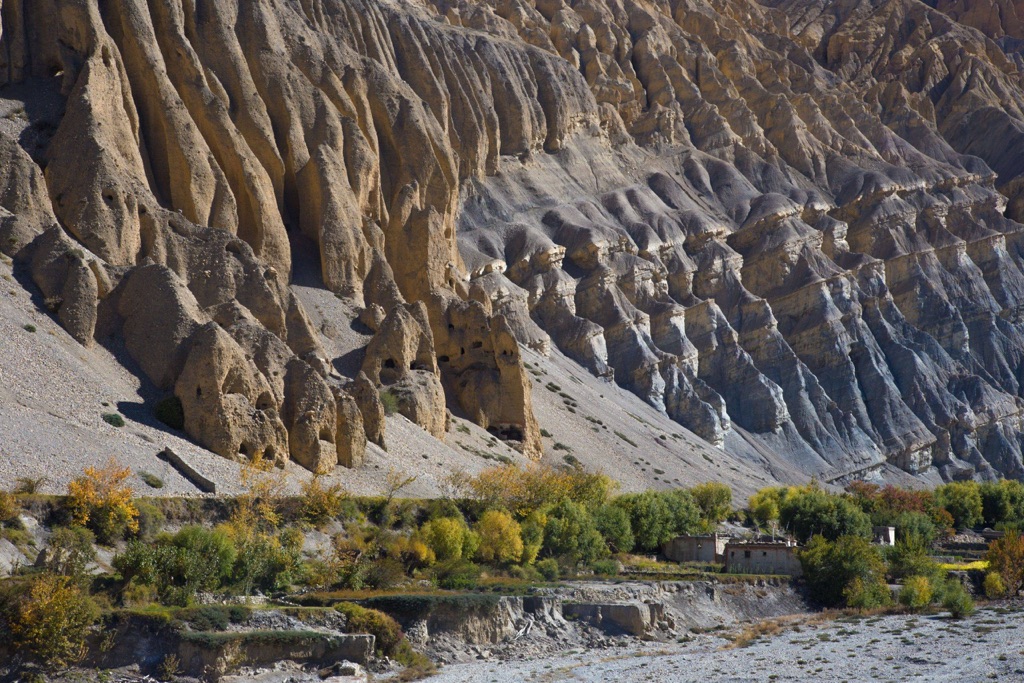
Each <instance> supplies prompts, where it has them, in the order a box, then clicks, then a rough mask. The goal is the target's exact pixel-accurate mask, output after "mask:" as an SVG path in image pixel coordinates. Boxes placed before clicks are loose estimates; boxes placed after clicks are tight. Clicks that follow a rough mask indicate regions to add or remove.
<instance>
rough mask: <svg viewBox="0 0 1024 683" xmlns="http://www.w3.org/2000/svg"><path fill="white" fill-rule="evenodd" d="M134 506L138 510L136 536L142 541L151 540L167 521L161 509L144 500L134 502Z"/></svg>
mask: <svg viewBox="0 0 1024 683" xmlns="http://www.w3.org/2000/svg"><path fill="white" fill-rule="evenodd" d="M135 507H136V508H137V509H138V511H139V530H138V537H139V538H140V539H142V540H144V541H151V540H153V538H154V537H155V536H156V535H157V534H158V533H160V531H161V530H162V529H163V528H164V524H166V523H167V518H166V517H165V516H164V513H163V510H161V509H160V508H158V507H157V506H156V505H153V504H152V503H147V502H145V501H140V502H139V503H136V505H135Z"/></svg>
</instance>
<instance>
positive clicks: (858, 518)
mask: <svg viewBox="0 0 1024 683" xmlns="http://www.w3.org/2000/svg"><path fill="white" fill-rule="evenodd" d="M779 520H780V521H781V523H782V526H783V527H784V528H786V529H787V530H789V532H790V533H792V534H793V535H794V536H795V537H796V539H797V540H798V541H800V542H801V543H806V542H807V540H808V539H810V538H811V537H812V536H815V535H820V536H824V537H825V538H827V539H829V540H835V539H837V538H839V537H840V536H859V537H862V538H871V519H870V518H869V517H868V516H867V515H866V514H865V513H864V511H863V510H861V509H860V507H859V506H858V505H856V504H855V503H853V502H852V501H851V500H848V499H846V498H843V497H840V496H836V495H832V494H830V493H827V492H826V491H822V490H821V489H819V488H809V489H804V490H801V491H799V492H798V493H795V494H793V495H789V496H787V497H786V498H785V499H784V500H783V501H782V503H781V505H780V507H779Z"/></svg>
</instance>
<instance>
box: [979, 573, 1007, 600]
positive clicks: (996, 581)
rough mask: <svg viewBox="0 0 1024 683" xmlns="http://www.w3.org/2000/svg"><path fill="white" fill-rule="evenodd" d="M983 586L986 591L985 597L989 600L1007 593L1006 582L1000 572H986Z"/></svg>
mask: <svg viewBox="0 0 1024 683" xmlns="http://www.w3.org/2000/svg"><path fill="white" fill-rule="evenodd" d="M982 588H983V589H984V591H985V597H986V598H988V599H989V600H996V599H998V598H1001V597H1004V596H1005V595H1006V584H1005V583H1003V577H1002V575H1001V574H1000V573H999V572H989V573H988V574H985V581H984V583H983V584H982Z"/></svg>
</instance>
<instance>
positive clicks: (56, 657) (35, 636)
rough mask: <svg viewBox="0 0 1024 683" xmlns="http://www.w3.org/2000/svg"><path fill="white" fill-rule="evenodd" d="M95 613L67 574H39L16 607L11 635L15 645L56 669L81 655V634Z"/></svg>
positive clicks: (91, 605)
mask: <svg viewBox="0 0 1024 683" xmlns="http://www.w3.org/2000/svg"><path fill="white" fill-rule="evenodd" d="M98 615H99V612H98V610H97V608H96V605H95V604H94V603H93V602H92V600H90V599H89V597H88V596H87V595H85V594H83V593H82V591H81V589H80V588H79V587H78V585H76V584H75V582H74V581H73V580H72V579H71V578H70V577H67V576H57V575H56V574H41V575H40V576H38V577H37V578H36V579H35V580H33V582H32V585H31V586H30V588H29V591H28V594H27V595H26V596H25V598H24V599H22V601H21V603H20V604H19V605H18V607H17V611H16V613H15V616H14V619H13V623H11V635H12V636H13V637H14V644H15V647H16V648H18V649H19V650H22V651H24V652H26V653H28V654H30V655H31V656H32V657H33V658H35V659H36V660H38V661H40V662H42V663H43V664H45V665H47V666H50V667H54V668H59V667H63V666H67V665H68V664H72V663H74V662H77V661H79V660H81V659H82V657H84V656H85V653H86V646H85V637H86V635H87V634H88V629H89V627H90V626H91V625H92V624H93V622H95V621H96V619H97V617H98Z"/></svg>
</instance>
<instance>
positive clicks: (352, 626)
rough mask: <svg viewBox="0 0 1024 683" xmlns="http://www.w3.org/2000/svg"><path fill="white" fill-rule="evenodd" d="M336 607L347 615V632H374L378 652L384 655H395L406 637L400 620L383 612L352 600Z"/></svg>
mask: <svg viewBox="0 0 1024 683" xmlns="http://www.w3.org/2000/svg"><path fill="white" fill-rule="evenodd" d="M335 609H336V610H338V611H339V612H341V613H342V614H344V615H345V618H346V620H347V622H346V623H347V625H346V627H345V628H346V631H347V632H349V633H369V634H372V635H373V636H374V638H375V639H376V643H375V644H376V647H377V652H379V653H380V654H382V655H384V656H387V657H390V656H393V655H394V654H395V651H396V649H397V648H398V646H399V644H400V643H401V642H402V641H403V639H404V638H405V636H403V635H402V627H401V626H399V625H398V622H397V621H395V620H394V619H392V618H391V617H389V616H388V615H386V614H384V613H383V612H379V611H377V610H375V609H367V608H366V607H360V606H359V605H355V604H353V603H351V602H343V603H341V604H339V605H337V606H336V607H335Z"/></svg>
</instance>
